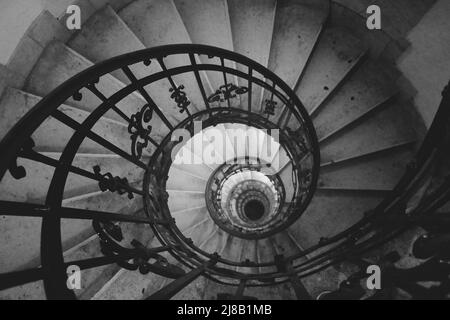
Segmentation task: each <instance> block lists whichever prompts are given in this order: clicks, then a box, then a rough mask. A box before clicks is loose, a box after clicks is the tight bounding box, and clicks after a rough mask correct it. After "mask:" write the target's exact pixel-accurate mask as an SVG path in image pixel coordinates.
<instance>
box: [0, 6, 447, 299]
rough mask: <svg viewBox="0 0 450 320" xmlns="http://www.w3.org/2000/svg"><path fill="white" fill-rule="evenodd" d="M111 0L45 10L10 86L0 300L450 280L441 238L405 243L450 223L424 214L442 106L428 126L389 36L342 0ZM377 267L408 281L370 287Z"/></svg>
mask: <svg viewBox="0 0 450 320" xmlns="http://www.w3.org/2000/svg"><path fill="white" fill-rule="evenodd" d="M100 2H102V4H101V5H99V4H98V1H95V0H90V1H79V4H81V5H82V7H83V8H84V10H85V12H89V16H88V17H86V19H85V20H84V21H83V26H82V29H81V30H80V31H77V32H69V31H68V30H66V29H65V28H64V27H63V26H61V23H60V21H58V20H57V19H56V18H55V17H53V16H52V15H51V14H50V13H48V12H44V13H43V14H41V15H40V16H39V17H38V18H37V20H36V21H35V23H34V24H33V26H32V27H31V28H30V30H29V31H28V34H27V37H29V38H30V39H33V41H35V42H37V43H39V46H40V47H41V49H40V51H39V50H37V51H38V53H36V55H35V56H34V55H33V52H34V51H33V52H32V51H29V56H33V57H32V58H30V59H31V60H32V61H33V62H32V63H31V65H30V67H29V70H26V71H24V69H25V66H21V68H22V69H21V70H20V72H21V73H22V74H23V73H26V75H25V77H26V81H25V82H24V84H23V86H10V87H8V88H6V89H5V91H4V92H3V94H2V96H1V100H0V122H1V125H0V138H1V139H2V140H1V143H0V151H1V153H2V157H1V158H0V177H1V183H0V194H1V200H0V217H2V219H1V220H0V228H1V229H0V230H1V232H0V243H1V245H0V256H1V257H2V259H1V261H0V290H2V291H0V298H2V299H43V298H49V299H74V298H79V299H171V298H175V299H191V300H192V299H216V298H221V299H255V298H258V299H316V298H320V299H327V298H328V299H332V298H335V299H344V298H346V299H361V298H368V297H377V298H380V297H381V298H398V297H399V296H401V295H400V294H399V292H398V291H397V289H398V288H399V287H400V288H403V287H406V289H405V288H403V290H404V291H403V292H402V294H403V295H404V296H405V295H406V296H408V294H409V296H408V297H417V296H420V295H422V296H423V295H425V294H424V293H423V292H422V291H420V290H418V291H417V290H415V289H414V290H412V289H411V287H410V286H407V285H405V283H409V282H408V281H416V280H417V278H414V277H412V276H410V275H411V274H416V273H414V272H425V273H426V275H427V277H428V276H429V275H430V272H429V270H433V272H431V273H432V274H434V275H435V276H436V277H439V276H442V275H445V274H448V271H449V267H448V264H447V263H444V262H442V261H447V260H445V259H442V255H441V251H436V250H435V251H433V252H432V254H429V251H427V250H422V251H420V250H419V249H420V248H427V249H429V245H430V243H429V242H428V240H427V239H429V238H426V237H425V238H421V240H420V241H421V242H420V243H419V247H418V248H419V249H418V251H417V250H416V251H415V252H416V254H417V256H420V257H421V259H423V258H424V257H425V256H426V257H430V256H432V257H433V258H432V259H430V260H427V262H426V263H424V264H423V265H421V264H420V263H419V262H424V259H423V261H422V260H421V259H419V258H417V257H411V255H408V253H409V251H408V250H409V248H410V243H412V241H413V240H414V239H416V238H417V237H418V236H420V235H422V234H424V233H426V232H425V231H424V230H427V231H430V230H432V231H433V232H436V229H433V228H432V229H420V230H419V229H418V226H421V227H422V226H423V225H422V224H427V223H428V224H430V223H431V224H433V225H434V226H435V225H437V224H439V223H438V222H436V221H441V222H440V224H441V225H442V226H448V220H445V218H443V216H442V215H441V216H439V217H436V216H431V218H432V221H431V222H430V221H429V220H425V222H424V220H423V219H422V218H423V217H424V216H425V215H426V213H430V214H431V213H433V214H434V213H435V212H436V210H437V209H439V208H440V206H441V205H442V204H443V203H445V202H443V199H444V198H445V199H447V197H448V194H447V193H446V192H447V190H448V188H447V187H446V184H445V183H448V182H444V184H443V186H442V188H435V189H433V188H428V187H423V186H424V185H426V186H429V185H428V184H425V183H424V181H425V180H426V181H428V180H427V179H429V180H430V181H431V180H432V181H434V180H433V177H434V176H433V175H432V174H430V171H429V170H428V169H429V167H430V166H431V165H432V164H433V163H434V162H433V161H434V160H435V159H436V158H439V157H441V156H442V154H443V153H442V150H443V149H442V148H443V146H444V143H446V139H445V138H442V139H438V138H437V137H446V134H447V133H446V131H445V130H446V129H445V121H447V119H449V115H448V111H445V110H444V108H441V109H440V111H439V112H440V116H439V119H438V117H436V119H438V120H435V123H433V125H432V127H431V128H430V130H429V132H428V133H427V135H426V137H425V138H423V134H422V133H421V130H419V129H418V128H419V126H418V125H417V121H416V116H415V114H414V112H413V108H412V106H411V105H409V104H408V102H405V101H407V100H405V99H404V98H401V95H400V94H398V93H399V91H400V90H399V89H397V87H396V83H397V79H398V77H399V72H398V71H397V70H396V69H395V67H394V64H393V63H392V60H390V59H389V53H390V52H392V51H393V52H397V51H399V50H402V49H404V48H400V47H399V46H398V43H397V41H394V40H393V39H392V38H390V37H389V35H387V34H386V33H384V32H381V31H380V32H377V33H376V34H374V33H370V34H369V33H368V32H367V29H366V28H365V20H364V19H363V18H362V17H361V16H360V15H358V14H357V13H356V12H354V11H352V10H350V9H348V8H346V7H345V6H343V5H341V4H339V3H337V2H334V1H317V0H314V1H312V0H311V1H310V0H278V1H274V0H258V1H256V0H255V1H253V0H251V1H250V0H249V1H237V0H236V1H234V0H233V1H232V0H228V1H223V0H214V1H212V0H207V1H206V0H205V1H202V0H195V1H182V0H134V1H131V0H128V1H127V0H124V1H100ZM424 2H425V1H424ZM105 3H106V5H105ZM424 7H425V5H423V6H421V8H424ZM193 43H195V44H193ZM389 49H391V50H389ZM16 54H20V53H19V51H17V52H16ZM17 59H18V60H17V61H20V59H19V58H17ZM11 68H12V67H11ZM12 71H14V70H12ZM15 71H17V72H18V70H15ZM448 102H449V94H448V91H446V92H444V100H443V105H444V104H448ZM448 109H449V108H447V110H448ZM199 127H201V130H198V128H199ZM243 137H244V139H243V140H242V138H243ZM421 140H423V141H421ZM427 170H428V171H427ZM439 181H440V180H439ZM419 182H420V183H419ZM418 184H419V185H420V186H421V188H418V187H417V186H418ZM432 185H433V186H435V184H434V182H433V184H432ZM417 197H419V198H420V199H421V200H420V201H416V199H417ZM438 204H439V205H438ZM428 218H430V217H429V216H427V219H428ZM431 218H430V219H431ZM433 219H438V220H433ZM439 219H443V220H439ZM447 219H448V218H447ZM445 223H447V224H445ZM437 234H438V236H434V237H433V239H438V240H439V241H437V240H436V241H434V242H432V246H433V248H435V247H439V248H441V249H442V248H443V246H442V243H447V242H445V241H448V240H445V239H447V238H445V237H444V238H443V237H442V230H440V229H439V232H437ZM436 237H437V238H436ZM436 243H437V244H438V245H436ZM439 250H440V249H439ZM392 251H394V253H392ZM424 252H426V253H424ZM370 264H377V265H380V266H381V267H382V268H386V270H388V271H386V272H387V274H392V275H395V276H392V277H390V278H389V279H402V281H403V282H394V280H392V281H391V282H392V283H391V282H389V288H387V291H383V292H382V294H380V293H374V292H373V291H370V290H367V288H365V287H362V286H361V285H360V284H361V283H363V282H364V281H365V280H364V279H365V270H366V268H367V266H368V265H370ZM419 264H420V265H419ZM418 265H419V268H425V269H419V270H416V269H414V267H416V266H418ZM402 266H403V267H405V266H406V267H408V268H410V267H412V271H407V272H410V273H407V274H406V275H405V273H403V272H404V269H401V267H402ZM73 267H75V268H76V270H79V271H80V273H79V275H80V276H81V286H80V287H78V288H76V287H71V283H70V281H68V270H72V269H71V268H73ZM426 268H430V269H426ZM383 270H384V269H383ZM408 270H409V269H408ZM424 270H425V271H424ZM436 270H438V272H435V271H436ZM421 274H422V273H421ZM71 275H72V274H71V273H69V280H70V276H71ZM402 277H403V278H402ZM411 279H412V280H411ZM426 279H427V280H428V278H426ZM443 285H444V284H443ZM409 289H411V290H410V291H408V290H409ZM436 292H437V291H436ZM436 292H434V294H436V296H439V294H438V293H436ZM439 292H441V291H439ZM380 295H381V296H380Z"/></svg>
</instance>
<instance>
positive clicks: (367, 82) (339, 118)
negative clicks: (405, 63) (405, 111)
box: [313, 60, 395, 139]
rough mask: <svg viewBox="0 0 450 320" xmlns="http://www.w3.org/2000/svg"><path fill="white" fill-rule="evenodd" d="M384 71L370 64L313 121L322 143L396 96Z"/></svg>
mask: <svg viewBox="0 0 450 320" xmlns="http://www.w3.org/2000/svg"><path fill="white" fill-rule="evenodd" d="M382 69H383V68H382V67H381V66H380V65H379V63H377V62H375V61H373V60H369V61H367V63H365V64H363V65H362V66H361V68H359V69H358V70H357V71H356V72H355V73H354V74H353V75H352V76H351V77H350V78H349V79H348V80H347V81H346V82H345V83H344V84H343V86H342V87H341V88H340V89H339V91H338V92H336V94H335V95H334V96H333V97H332V98H331V99H330V100H329V101H328V102H327V103H326V105H325V106H324V107H323V108H322V111H321V112H320V113H318V114H317V115H316V116H315V117H314V119H313V122H314V125H315V127H316V132H317V136H318V138H319V139H322V138H323V137H325V136H327V135H328V134H330V133H332V132H334V131H336V130H337V129H339V128H341V127H343V126H344V125H346V124H348V123H351V122H353V121H355V120H357V119H358V118H359V117H360V116H361V115H363V114H365V113H366V112H367V111H369V110H370V109H371V108H373V107H374V106H377V105H378V104H380V103H382V102H384V101H386V99H388V98H389V97H390V96H392V94H393V93H394V90H395V89H394V86H393V84H392V79H389V77H388V76H387V75H385V74H383V72H380V70H382Z"/></svg>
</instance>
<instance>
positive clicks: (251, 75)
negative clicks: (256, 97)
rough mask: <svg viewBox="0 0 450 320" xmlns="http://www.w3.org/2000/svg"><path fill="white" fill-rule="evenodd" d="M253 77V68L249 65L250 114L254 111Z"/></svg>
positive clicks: (248, 109) (248, 107)
mask: <svg viewBox="0 0 450 320" xmlns="http://www.w3.org/2000/svg"><path fill="white" fill-rule="evenodd" d="M252 77H253V69H252V68H251V67H248V84H247V87H248V106H247V111H248V113H249V114H250V113H251V112H252V94H253V93H252V90H253V81H252Z"/></svg>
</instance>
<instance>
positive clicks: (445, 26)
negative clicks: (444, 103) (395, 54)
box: [398, 0, 450, 128]
mask: <svg viewBox="0 0 450 320" xmlns="http://www.w3.org/2000/svg"><path fill="white" fill-rule="evenodd" d="M449 17H450V1H448V0H440V1H438V2H437V3H436V4H435V5H434V6H433V7H432V8H431V9H430V10H429V11H428V12H427V13H426V15H425V16H424V17H423V18H422V20H421V21H420V22H419V24H417V25H416V26H415V27H414V28H413V29H412V30H411V32H410V33H409V34H408V37H407V38H408V41H410V43H411V46H410V47H409V49H408V50H407V51H406V52H405V53H404V54H403V55H402V56H401V57H400V59H399V60H398V68H399V69H400V70H401V71H402V72H403V75H404V76H405V77H406V78H407V79H408V80H409V82H410V83H411V85H412V86H413V87H414V88H415V90H417V94H416V96H415V101H414V102H415V106H416V108H417V110H418V112H419V113H420V115H421V116H422V118H423V119H424V122H425V124H426V126H427V127H428V128H429V127H430V125H431V121H432V120H433V117H434V114H435V113H436V110H437V108H438V106H439V103H440V101H441V99H442V97H441V93H442V90H443V89H444V87H445V85H446V84H447V83H448V81H449V79H450V32H449V30H450V19H449Z"/></svg>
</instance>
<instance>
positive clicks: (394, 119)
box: [321, 104, 415, 163]
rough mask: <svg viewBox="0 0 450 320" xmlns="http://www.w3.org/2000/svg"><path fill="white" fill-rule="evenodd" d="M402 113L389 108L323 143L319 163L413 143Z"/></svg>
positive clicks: (411, 132) (398, 109) (396, 107)
mask: <svg viewBox="0 0 450 320" xmlns="http://www.w3.org/2000/svg"><path fill="white" fill-rule="evenodd" d="M404 112H405V110H404V109H403V108H402V106H400V105H399V104H394V105H391V106H389V107H388V108H385V109H383V110H381V111H380V112H377V113H375V114H374V115H372V116H371V117H369V118H367V119H366V120H365V121H364V122H363V123H361V124H358V125H357V126H356V127H352V128H348V129H347V130H345V132H341V133H340V134H338V135H336V136H334V137H333V138H332V139H329V140H327V141H325V142H324V143H322V144H321V158H322V163H326V162H330V161H333V160H338V159H342V158H349V157H351V156H352V155H359V154H364V153H369V152H371V151H375V150H378V149H382V148H387V147H389V146H392V145H396V144H398V143H401V142H404V141H411V140H414V139H415V133H414V131H413V129H412V128H411V127H410V125H409V124H408V123H406V122H405V117H404V115H403V114H404ZM348 141H352V143H348Z"/></svg>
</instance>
